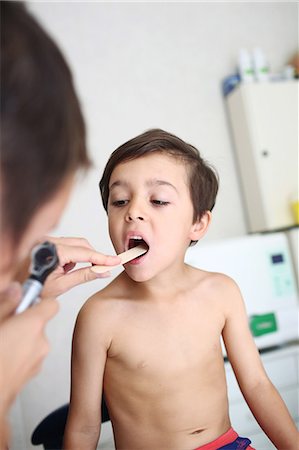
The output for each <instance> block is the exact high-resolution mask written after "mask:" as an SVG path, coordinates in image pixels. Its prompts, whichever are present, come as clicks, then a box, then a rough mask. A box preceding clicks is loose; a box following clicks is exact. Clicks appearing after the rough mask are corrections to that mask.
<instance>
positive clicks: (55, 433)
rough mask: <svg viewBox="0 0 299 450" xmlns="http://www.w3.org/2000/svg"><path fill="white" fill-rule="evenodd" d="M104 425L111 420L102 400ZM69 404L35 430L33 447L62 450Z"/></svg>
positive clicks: (32, 438) (47, 418)
mask: <svg viewBox="0 0 299 450" xmlns="http://www.w3.org/2000/svg"><path fill="white" fill-rule="evenodd" d="M101 410H102V423H103V422H108V421H109V420H110V417H109V413H108V409H107V406H106V403H105V400H104V399H103V400H102V406H101ZM68 411H69V404H68V403H67V404H66V405H63V406H61V407H60V408H58V409H55V411H53V412H51V413H50V414H49V415H47V416H46V417H45V418H44V419H43V420H42V421H41V422H40V423H39V424H38V425H37V427H36V428H35V430H34V431H33V433H32V436H31V443H32V444H33V445H43V446H44V449H45V450H61V449H62V442H63V434H64V429H65V424H66V420H67V415H68Z"/></svg>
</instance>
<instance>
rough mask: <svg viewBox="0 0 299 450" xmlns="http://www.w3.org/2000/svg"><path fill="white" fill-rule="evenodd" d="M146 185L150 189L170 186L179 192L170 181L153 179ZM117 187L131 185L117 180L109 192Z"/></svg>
mask: <svg viewBox="0 0 299 450" xmlns="http://www.w3.org/2000/svg"><path fill="white" fill-rule="evenodd" d="M145 184H146V185H147V186H149V187H151V186H170V187H171V188H173V189H174V190H175V191H176V192H177V188H176V187H175V186H174V185H173V184H172V183H170V182H169V181H165V180H159V179H157V178H152V179H150V180H147V181H146V182H145ZM117 186H121V187H129V183H128V182H127V181H124V180H116V181H114V183H112V184H111V186H110V187H109V190H110V191H111V190H112V189H113V188H115V187H117Z"/></svg>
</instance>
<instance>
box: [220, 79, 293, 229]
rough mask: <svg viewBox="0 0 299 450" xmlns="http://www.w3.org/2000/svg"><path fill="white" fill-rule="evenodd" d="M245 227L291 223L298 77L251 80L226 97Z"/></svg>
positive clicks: (284, 225)
mask: <svg viewBox="0 0 299 450" xmlns="http://www.w3.org/2000/svg"><path fill="white" fill-rule="evenodd" d="M228 104H229V113H230V118H231V122H232V126H233V134H234V140H235V148H236V154H237V159H238V162H239V166H240V171H241V181H242V184H243V190H244V194H245V198H246V203H247V209H248V211H247V212H248V216H249V222H250V225H249V228H250V229H249V231H265V230H275V229H279V228H283V227H287V226H290V225H293V224H294V218H293V216H292V211H291V206H290V205H291V201H292V199H294V196H295V195H298V194H297V192H298V82H297V81H295V80H294V81H290V82H279V83H274V82H273V83H252V84H247V85H242V86H240V88H239V90H238V91H236V92H233V93H232V96H231V98H229V99H228Z"/></svg>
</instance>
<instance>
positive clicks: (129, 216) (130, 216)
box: [126, 213, 144, 222]
mask: <svg viewBox="0 0 299 450" xmlns="http://www.w3.org/2000/svg"><path fill="white" fill-rule="evenodd" d="M126 220H127V222H133V221H139V220H144V217H142V216H140V215H136V214H135V215H134V214H131V213H128V214H127V215H126Z"/></svg>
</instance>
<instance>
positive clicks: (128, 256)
mask: <svg viewBox="0 0 299 450" xmlns="http://www.w3.org/2000/svg"><path fill="white" fill-rule="evenodd" d="M147 250H148V248H147V247H144V246H143V245H137V247H133V248H130V249H129V250H127V251H126V252H123V253H120V254H119V255H117V256H119V258H120V260H121V263H120V264H117V265H116V266H92V267H91V268H90V269H91V270H92V271H93V272H95V273H104V272H109V271H110V270H111V269H114V268H115V267H119V266H122V265H123V264H126V263H127V262H129V261H131V260H132V259H135V258H137V256H141V255H143V253H146V252H147Z"/></svg>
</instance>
